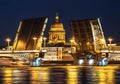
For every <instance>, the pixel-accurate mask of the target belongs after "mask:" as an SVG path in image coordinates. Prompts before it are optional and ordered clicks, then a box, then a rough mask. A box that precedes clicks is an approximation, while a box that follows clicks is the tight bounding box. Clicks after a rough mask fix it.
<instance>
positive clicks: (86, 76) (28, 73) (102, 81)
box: [0, 65, 120, 84]
mask: <svg viewBox="0 0 120 84" xmlns="http://www.w3.org/2000/svg"><path fill="white" fill-rule="evenodd" d="M108 83H109V84H120V66H119V65H114V66H113V65H112V66H42V67H14V68H0V84H108Z"/></svg>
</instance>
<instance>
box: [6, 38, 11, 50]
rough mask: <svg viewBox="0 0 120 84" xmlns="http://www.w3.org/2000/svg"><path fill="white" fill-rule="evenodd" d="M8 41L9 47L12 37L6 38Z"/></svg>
mask: <svg viewBox="0 0 120 84" xmlns="http://www.w3.org/2000/svg"><path fill="white" fill-rule="evenodd" d="M6 41H7V44H8V45H7V46H8V48H9V46H10V41H11V39H10V38H6Z"/></svg>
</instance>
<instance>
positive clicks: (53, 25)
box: [51, 22, 63, 28]
mask: <svg viewBox="0 0 120 84" xmlns="http://www.w3.org/2000/svg"><path fill="white" fill-rule="evenodd" d="M51 28H63V24H62V23H61V22H54V23H53V24H52V25H51Z"/></svg>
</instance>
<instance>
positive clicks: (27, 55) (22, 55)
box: [0, 50, 120, 61]
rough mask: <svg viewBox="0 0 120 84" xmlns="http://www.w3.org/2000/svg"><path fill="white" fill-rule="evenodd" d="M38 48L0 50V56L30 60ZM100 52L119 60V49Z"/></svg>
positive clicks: (111, 58)
mask: <svg viewBox="0 0 120 84" xmlns="http://www.w3.org/2000/svg"><path fill="white" fill-rule="evenodd" d="M39 52H40V50H14V51H13V50H0V57H12V58H18V59H25V60H31V59H32V58H33V57H34V56H35V54H36V53H39ZM101 52H106V53H110V60H115V61H120V51H117V50H116V51H114V52H113V51H108V50H103V51H101Z"/></svg>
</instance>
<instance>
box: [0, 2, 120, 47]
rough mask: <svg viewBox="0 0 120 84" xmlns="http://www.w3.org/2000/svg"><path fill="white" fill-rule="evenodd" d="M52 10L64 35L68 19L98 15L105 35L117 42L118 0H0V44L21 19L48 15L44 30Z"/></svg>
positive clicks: (119, 34) (119, 29)
mask: <svg viewBox="0 0 120 84" xmlns="http://www.w3.org/2000/svg"><path fill="white" fill-rule="evenodd" d="M56 13H58V14H59V16H60V20H61V22H62V23H63V24H64V27H65V30H66V31H67V38H70V27H69V22H70V20H81V19H91V18H98V17H99V18H100V20H101V25H102V28H103V31H104V35H105V37H106V38H108V37H112V38H113V39H114V42H120V21H119V20H120V0H0V45H3V44H4V43H5V38H7V37H10V38H11V39H12V41H13V40H14V38H15V35H16V31H17V29H18V25H19V21H20V20H21V19H28V18H37V17H44V16H48V17H49V21H48V25H47V28H46V30H47V31H48V30H49V28H50V24H51V23H53V22H54V17H55V15H56ZM47 33H48V32H46V33H45V34H47Z"/></svg>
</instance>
